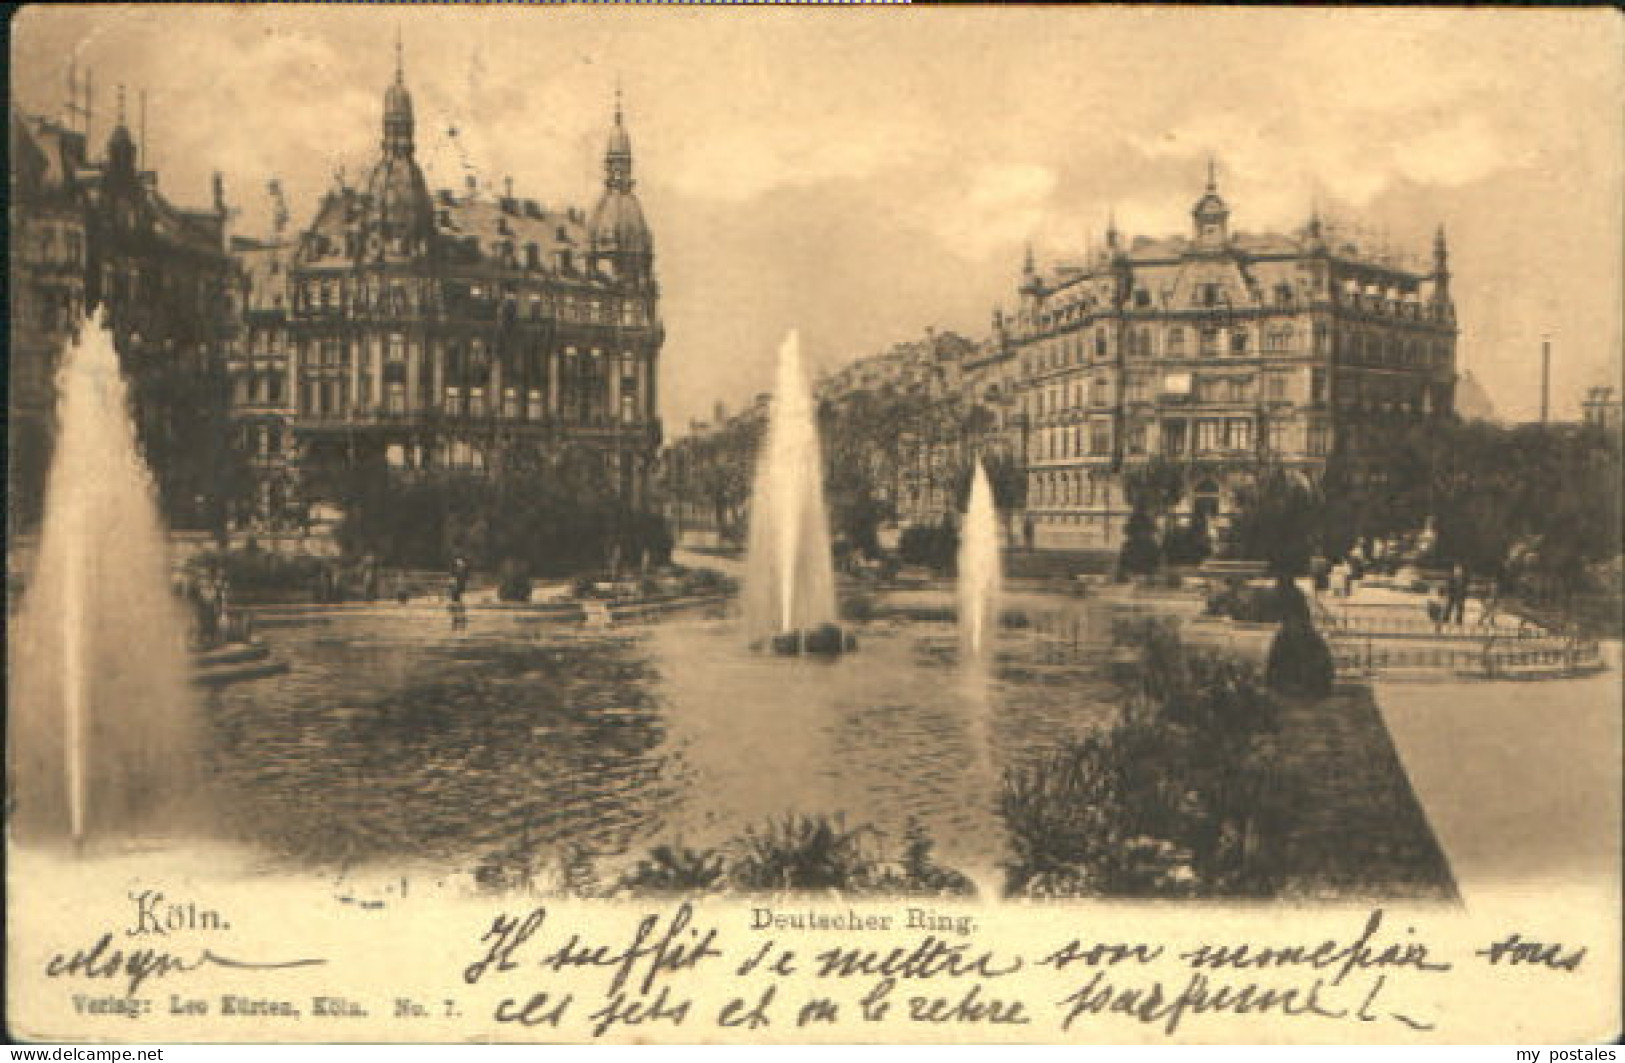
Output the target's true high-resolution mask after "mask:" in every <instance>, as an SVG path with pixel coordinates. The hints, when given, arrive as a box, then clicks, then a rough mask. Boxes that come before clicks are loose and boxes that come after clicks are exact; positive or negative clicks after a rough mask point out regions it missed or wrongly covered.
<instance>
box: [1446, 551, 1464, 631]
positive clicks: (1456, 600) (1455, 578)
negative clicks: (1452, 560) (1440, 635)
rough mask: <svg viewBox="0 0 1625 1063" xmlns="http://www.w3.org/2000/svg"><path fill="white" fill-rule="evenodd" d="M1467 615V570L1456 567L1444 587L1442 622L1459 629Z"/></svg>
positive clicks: (1459, 566) (1460, 566) (1451, 571)
mask: <svg viewBox="0 0 1625 1063" xmlns="http://www.w3.org/2000/svg"><path fill="white" fill-rule="evenodd" d="M1466 615H1467V569H1466V568H1465V567H1463V566H1462V565H1457V566H1456V567H1455V568H1453V569H1451V570H1450V579H1449V580H1447V581H1446V582H1445V585H1444V622H1445V623H1446V624H1452V623H1453V624H1455V625H1456V626H1457V627H1460V626H1461V625H1462V623H1463V622H1464V621H1465V619H1466Z"/></svg>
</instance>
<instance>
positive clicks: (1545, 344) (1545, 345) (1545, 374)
mask: <svg viewBox="0 0 1625 1063" xmlns="http://www.w3.org/2000/svg"><path fill="white" fill-rule="evenodd" d="M1551 395H1552V337H1551V336H1550V335H1544V336H1542V337H1541V338H1540V423H1541V424H1545V423H1546V422H1547V420H1548V417H1549V415H1550V413H1551Z"/></svg>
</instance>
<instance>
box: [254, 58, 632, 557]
mask: <svg viewBox="0 0 1625 1063" xmlns="http://www.w3.org/2000/svg"><path fill="white" fill-rule="evenodd" d="M382 103H383V107H382V140H381V142H380V145H379V153H378V159H377V162H376V163H375V164H374V166H373V167H372V169H371V172H370V174H368V176H367V177H366V179H365V180H364V181H363V182H360V183H358V184H357V185H355V186H351V185H349V184H346V183H344V182H343V181H342V180H341V181H340V182H338V183H336V184H335V186H334V187H333V188H331V189H330V190H329V191H328V192H327V193H326V194H325V195H324V196H323V197H322V200H321V202H320V203H319V204H318V205H317V207H316V210H315V215H314V217H313V218H312V220H311V222H310V224H309V226H308V227H307V228H305V229H304V230H303V231H302V232H299V233H297V234H295V235H292V236H288V237H283V238H277V239H273V240H270V241H259V242H251V241H240V242H239V245H238V254H239V258H240V260H241V262H242V264H243V270H242V289H241V292H240V302H241V306H242V308H243V314H242V318H243V328H242V338H241V343H240V345H239V346H238V348H237V350H236V351H235V352H234V356H233V358H232V375H233V384H234V408H235V410H236V411H237V414H238V424H239V430H240V432H241V433H242V441H243V442H244V444H245V445H246V446H247V448H248V449H249V450H250V451H251V452H252V453H253V454H254V460H255V462H256V465H257V468H258V469H259V471H260V477H259V480H260V482H259V484H258V487H257V491H256V505H255V506H254V507H253V511H252V512H251V513H249V514H248V515H247V516H246V520H247V522H248V523H251V524H255V525H262V526H263V525H272V526H274V525H276V524H278V523H286V522H290V521H297V520H300V519H302V516H303V515H304V514H306V513H307V512H308V511H309V510H310V507H311V506H312V505H313V504H316V503H321V502H324V501H332V500H335V499H336V498H337V496H338V495H340V494H341V493H342V490H341V486H342V484H343V483H344V482H345V480H346V477H347V475H348V474H349V473H350V472H353V471H354V470H356V469H367V468H370V469H373V470H374V471H377V472H379V473H380V474H385V475H387V476H388V477H389V478H392V479H393V480H399V479H400V478H403V477H404V478H412V477H421V476H424V475H431V474H439V473H453V474H474V475H489V474H491V473H492V472H493V471H494V470H495V469H496V468H497V467H498V466H499V464H500V462H501V461H502V460H503V456H504V455H505V454H507V453H510V452H512V451H513V450H515V449H520V450H525V451H528V452H530V453H532V454H542V455H546V454H554V455H557V454H558V453H560V452H561V451H563V450H564V449H570V450H572V451H573V452H574V453H576V454H578V455H584V456H585V457H586V459H587V460H588V461H590V463H591V464H592V465H593V467H594V468H595V469H596V470H597V471H598V474H599V475H601V477H602V480H601V482H602V483H603V484H605V485H608V486H610V487H611V488H612V489H613V491H614V492H616V493H617V494H618V495H619V497H621V498H622V499H623V500H624V501H626V502H627V503H628V504H631V505H634V506H638V505H642V504H643V503H644V501H645V496H646V493H647V490H648V482H649V476H650V472H651V467H652V463H653V461H654V458H655V455H656V452H657V449H658V447H659V444H660V421H659V418H658V414H657V411H658V396H659V390H658V388H659V358H660V348H661V344H662V342H663V339H664V332H663V328H662V325H661V321H660V312H659V287H658V285H657V283H656V281H655V272H654V241H653V238H652V235H651V233H650V229H649V226H648V224H647V222H646V221H645V219H644V216H643V210H642V207H641V206H640V204H639V202H638V198H637V195H636V192H635V184H636V183H635V180H634V177H633V154H632V141H631V137H630V135H629V134H628V132H627V128H626V121H625V117H624V115H623V113H622V108H621V105H620V100H619V95H618V94H617V99H616V103H615V108H614V114H613V119H612V122H611V125H610V130H609V136H608V143H607V145H606V150H605V154H604V184H603V189H602V191H601V192H600V194H599V198H598V202H597V205H596V207H595V208H594V209H593V210H592V212H591V214H590V215H589V214H588V213H587V212H585V211H583V210H580V209H577V208H574V207H561V206H553V205H548V206H544V205H543V204H542V203H540V202H538V201H537V200H535V199H525V198H520V197H517V196H515V195H514V194H513V189H512V186H511V183H509V184H508V186H507V187H506V188H505V190H504V194H503V195H501V196H492V195H489V194H487V193H485V192H482V191H481V190H479V189H478V188H477V187H476V186H475V185H474V183H473V182H470V185H469V187H468V188H467V189H465V190H462V191H453V190H441V191H436V192H433V193H431V191H430V189H429V187H428V185H427V183H426V181H425V179H424V175H423V171H422V169H421V167H420V166H419V164H418V161H417V157H416V147H415V116H414V113H413V104H412V96H411V93H410V91H409V88H408V83H407V78H406V72H405V69H404V66H403V64H402V63H401V62H400V58H399V54H398V53H397V62H396V70H395V75H394V78H393V79H392V81H391V82H390V84H389V85H388V86H387V87H386V89H385V91H384V93H383V101H382Z"/></svg>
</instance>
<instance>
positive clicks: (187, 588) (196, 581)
mask: <svg viewBox="0 0 1625 1063" xmlns="http://www.w3.org/2000/svg"><path fill="white" fill-rule="evenodd" d="M176 591H177V593H178V594H179V596H180V597H181V599H182V600H183V601H185V602H186V604H187V605H188V606H189V607H190V608H191V610H192V638H193V641H194V642H195V643H196V644H197V645H199V646H201V647H203V648H205V649H207V648H209V647H212V646H218V645H219V644H220V643H222V642H226V641H229V640H231V639H232V638H244V637H246V635H245V633H244V632H242V631H241V630H239V629H240V628H241V627H242V624H240V623H236V622H235V618H234V617H233V614H232V612H231V587H230V582H229V581H228V580H227V579H226V574H225V573H224V572H223V571H221V570H220V569H218V568H211V569H208V570H205V571H204V572H203V573H201V574H199V575H197V576H182V577H181V578H180V579H179V580H178V581H177V586H176Z"/></svg>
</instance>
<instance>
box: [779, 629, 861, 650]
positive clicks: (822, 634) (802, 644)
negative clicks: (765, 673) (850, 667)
mask: <svg viewBox="0 0 1625 1063" xmlns="http://www.w3.org/2000/svg"><path fill="white" fill-rule="evenodd" d="M766 648H767V649H768V650H770V651H772V652H773V653H774V654H776V655H777V656H780V657H799V656H802V655H806V656H809V657H839V656H840V655H841V654H843V653H852V652H854V651H855V650H856V649H857V648H858V640H857V638H856V636H854V635H853V634H852V633H851V632H850V631H843V630H841V628H840V627H839V626H837V625H835V624H820V625H819V626H818V627H814V628H807V629H805V630H802V631H785V632H782V633H780V634H778V635H774V636H773V637H772V638H770V639H768V640H767V644H766Z"/></svg>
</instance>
